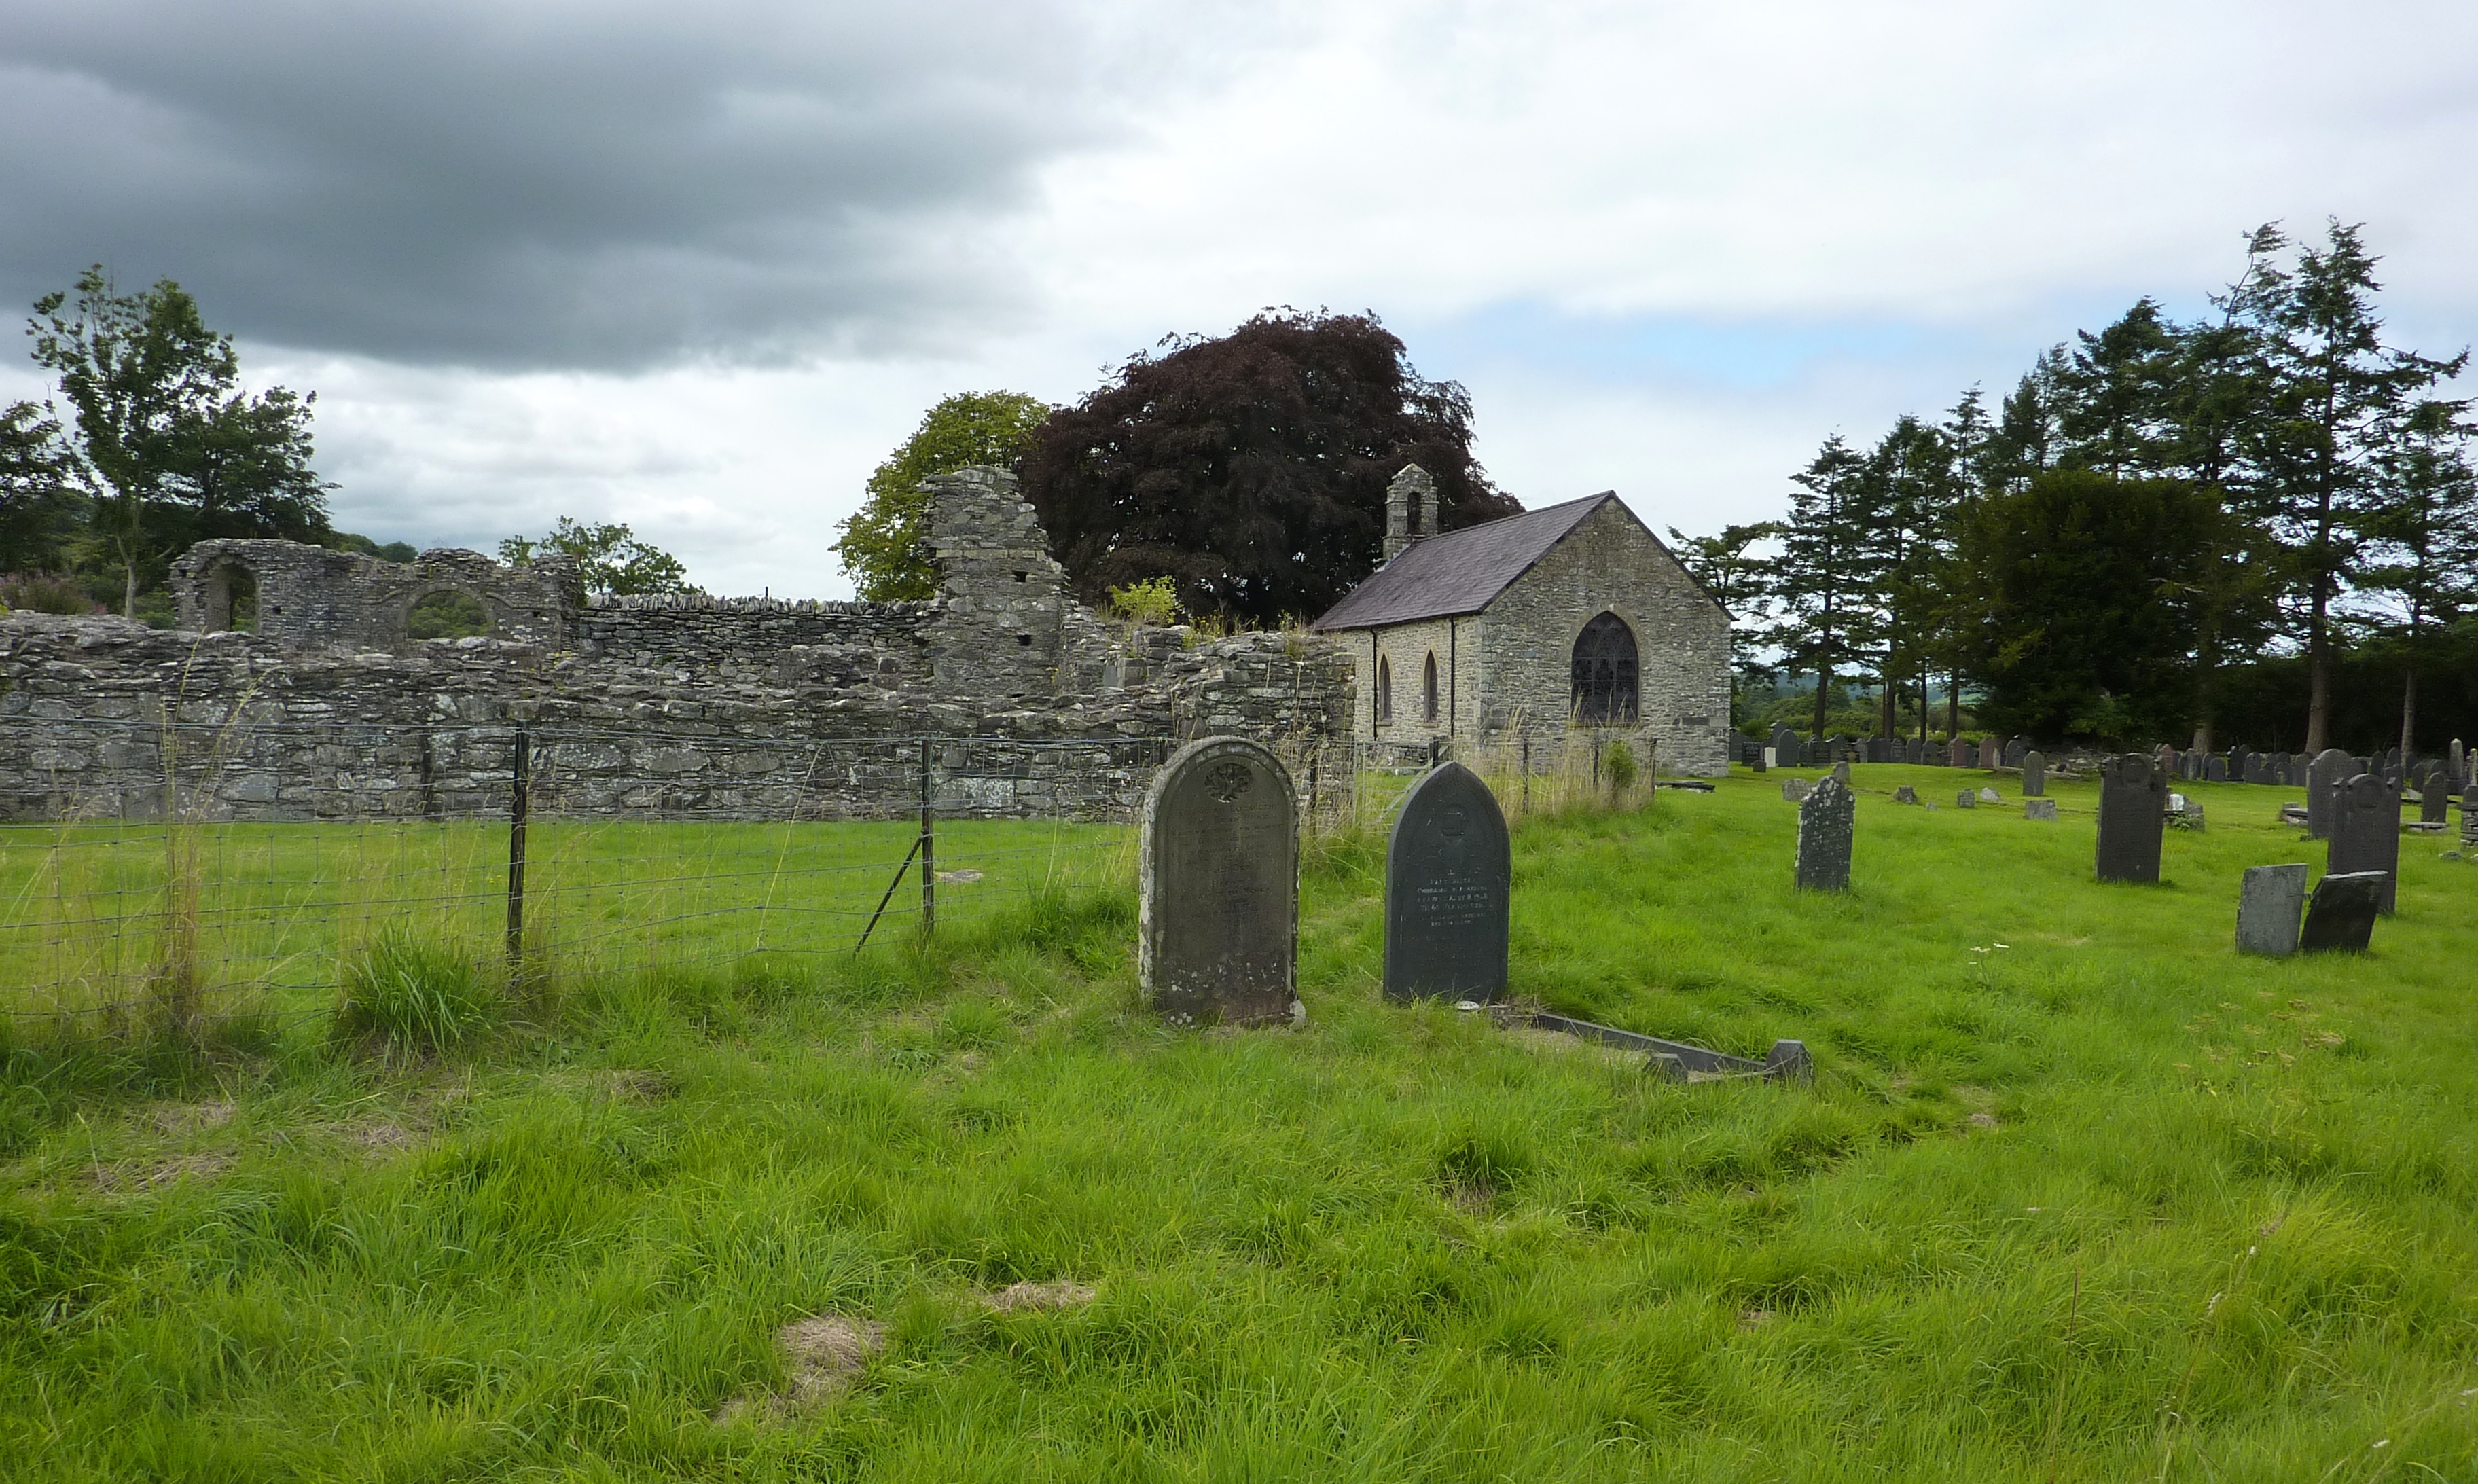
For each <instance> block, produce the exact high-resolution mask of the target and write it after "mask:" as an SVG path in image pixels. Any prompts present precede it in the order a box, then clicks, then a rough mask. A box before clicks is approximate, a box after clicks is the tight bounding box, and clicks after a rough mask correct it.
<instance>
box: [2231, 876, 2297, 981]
mask: <svg viewBox="0 0 2478 1484" xmlns="http://www.w3.org/2000/svg"><path fill="white" fill-rule="evenodd" d="M2305 910H2306V868H2305V866H2304V865H2302V864H2300V865H2296V866H2249V867H2247V868H2246V873H2245V882H2244V884H2243V885H2242V886H2240V887H2238V952H2239V953H2261V954H2265V955H2268V956H2270V957H2273V958H2285V957H2287V956H2288V955H2289V954H2291V953H2294V952H2296V951H2297V925H2298V916H2299V914H2301V913H2303V912H2304V911H2305Z"/></svg>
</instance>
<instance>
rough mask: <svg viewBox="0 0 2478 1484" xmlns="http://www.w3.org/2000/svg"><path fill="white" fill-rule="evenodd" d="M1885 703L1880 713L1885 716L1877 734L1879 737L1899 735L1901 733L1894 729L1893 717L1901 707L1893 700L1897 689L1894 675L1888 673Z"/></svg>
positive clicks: (1886, 676)
mask: <svg viewBox="0 0 2478 1484" xmlns="http://www.w3.org/2000/svg"><path fill="white" fill-rule="evenodd" d="M1894 690H1895V685H1894V681H1893V677H1892V676H1891V675H1890V674H1887V675H1885V676H1884V707H1883V709H1882V711H1881V713H1880V715H1881V716H1882V717H1883V724H1882V725H1880V726H1878V727H1877V729H1876V735H1877V736H1879V737H1898V736H1900V735H1901V734H1900V733H1899V732H1898V731H1896V730H1895V729H1894V726H1893V717H1894V715H1895V714H1896V713H1897V712H1899V711H1900V709H1901V708H1900V707H1898V706H1896V705H1895V704H1894V702H1893V692H1894Z"/></svg>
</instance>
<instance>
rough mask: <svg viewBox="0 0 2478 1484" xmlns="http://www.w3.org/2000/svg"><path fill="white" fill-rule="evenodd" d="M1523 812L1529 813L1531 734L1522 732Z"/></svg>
mask: <svg viewBox="0 0 2478 1484" xmlns="http://www.w3.org/2000/svg"><path fill="white" fill-rule="evenodd" d="M1523 812H1524V813H1525V814H1527V815H1528V814H1530V813H1531V734H1530V732H1526V733H1524V734H1523Z"/></svg>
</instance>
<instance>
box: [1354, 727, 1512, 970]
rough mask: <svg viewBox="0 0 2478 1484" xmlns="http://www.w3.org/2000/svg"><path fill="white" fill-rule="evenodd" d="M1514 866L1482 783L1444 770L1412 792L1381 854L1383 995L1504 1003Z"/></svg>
mask: <svg viewBox="0 0 2478 1484" xmlns="http://www.w3.org/2000/svg"><path fill="white" fill-rule="evenodd" d="M1513 871H1514V865H1513V857H1512V854H1511V852H1510V850H1509V847H1508V844H1507V841H1506V834H1505V814H1504V813H1503V812H1502V811H1500V810H1499V808H1498V807H1497V795H1495V794H1493V793H1491V792H1489V791H1488V785H1487V784H1485V783H1482V782H1480V778H1479V774H1478V773H1475V772H1473V771H1472V770H1471V769H1470V768H1468V767H1463V766H1462V765H1461V764H1460V763H1440V764H1438V765H1437V766H1436V767H1433V768H1430V769H1429V775H1428V776H1427V777H1425V778H1423V779H1421V780H1420V781H1419V782H1418V783H1416V784H1414V785H1412V787H1411V792H1408V793H1406V794H1404V795H1403V809H1402V813H1400V814H1399V815H1397V816H1395V818H1394V834H1393V838H1392V840H1391V841H1390V842H1389V843H1388V844H1387V845H1386V849H1385V994H1386V995H1387V997H1388V998H1392V999H1449V1000H1455V1001H1461V1000H1467V999H1468V1000H1478V1001H1479V1002H1480V1003H1482V1004H1487V1003H1490V1002H1491V1001H1494V1000H1498V999H1502V998H1504V997H1505V943H1506V905H1507V901H1508V898H1509V895H1510V893H1511V892H1512V890H1513V882H1514V875H1513Z"/></svg>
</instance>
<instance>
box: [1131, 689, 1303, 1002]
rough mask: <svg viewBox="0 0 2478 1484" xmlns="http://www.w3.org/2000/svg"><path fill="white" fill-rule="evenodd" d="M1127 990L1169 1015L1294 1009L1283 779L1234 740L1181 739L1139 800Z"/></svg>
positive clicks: (1294, 943)
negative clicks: (1136, 897) (1132, 972)
mask: <svg viewBox="0 0 2478 1484" xmlns="http://www.w3.org/2000/svg"><path fill="white" fill-rule="evenodd" d="M1140 840H1141V844H1140V845H1139V851H1138V853H1139V857H1140V859H1139V860H1138V863H1137V875H1138V879H1139V881H1140V883H1141V895H1140V901H1139V906H1138V910H1137V929H1136V983H1137V985H1138V987H1139V988H1140V989H1141V990H1142V991H1143V994H1144V998H1145V1002H1146V1003H1147V1004H1149V1005H1151V1006H1152V1007H1153V1008H1154V1009H1156V1010H1159V1011H1161V1012H1162V1013H1163V1014H1164V1015H1166V1016H1168V1017H1170V1018H1171V1019H1176V1020H1203V1021H1216V1020H1218V1021H1222V1022H1224V1023H1227V1024H1240V1025H1247V1024H1257V1023H1262V1022H1265V1021H1269V1020H1287V1019H1293V1018H1294V1017H1295V1016H1297V1015H1298V1014H1299V1013H1300V1005H1299V995H1298V994H1297V991H1296V984H1297V964H1298V958H1299V927H1300V914H1299V890H1300V849H1299V818H1298V816H1297V814H1296V812H1295V805H1294V803H1293V800H1292V794H1291V775H1290V774H1289V773H1288V772H1287V771H1285V770H1284V769H1283V767H1282V765H1281V762H1280V760H1279V759H1277V758H1276V757H1275V756H1274V755H1273V754H1272V753H1271V752H1268V751H1266V750H1265V749H1264V748H1262V747H1260V746H1258V745H1256V744H1255V743H1254V742H1249V741H1248V740H1247V739H1245V738H1241V737H1207V738H1203V739H1201V740H1200V741H1197V742H1189V743H1188V744H1187V745H1186V746H1184V747H1181V748H1179V749H1178V751H1176V752H1175V753H1173V754H1172V755H1171V760H1170V762H1169V763H1167V764H1165V765H1164V766H1163V767H1162V770H1161V772H1160V773H1159V774H1157V775H1156V776H1155V777H1154V779H1153V785H1152V788H1151V789H1150V790H1148V791H1147V792H1146V793H1145V811H1144V823H1143V827H1142V831H1141V835H1140Z"/></svg>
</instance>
